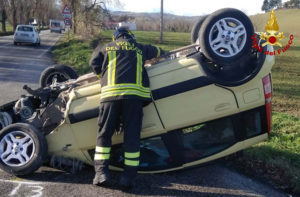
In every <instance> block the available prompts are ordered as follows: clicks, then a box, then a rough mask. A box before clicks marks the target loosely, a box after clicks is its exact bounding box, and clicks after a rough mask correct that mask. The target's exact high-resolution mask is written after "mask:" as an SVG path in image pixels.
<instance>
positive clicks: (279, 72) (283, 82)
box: [272, 38, 300, 132]
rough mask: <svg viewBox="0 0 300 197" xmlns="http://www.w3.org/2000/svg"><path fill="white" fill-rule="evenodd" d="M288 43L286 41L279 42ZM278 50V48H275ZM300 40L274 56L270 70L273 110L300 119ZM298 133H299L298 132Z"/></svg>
mask: <svg viewBox="0 0 300 197" xmlns="http://www.w3.org/2000/svg"><path fill="white" fill-rule="evenodd" d="M280 42H281V43H282V44H284V45H285V44H286V43H288V39H287V38H286V39H284V40H282V41H280ZM277 48H278V47H277ZM299 63H300V38H295V39H294V40H293V44H292V46H291V48H289V49H288V50H287V51H286V52H285V53H284V54H280V55H278V56H276V63H275V65H274V67H273V69H272V79H273V101H272V103H273V107H274V108H273V109H274V110H275V111H278V112H286V113H289V114H292V115H294V116H296V117H299V118H300V110H299V109H300V64H299ZM299 132H300V131H299Z"/></svg>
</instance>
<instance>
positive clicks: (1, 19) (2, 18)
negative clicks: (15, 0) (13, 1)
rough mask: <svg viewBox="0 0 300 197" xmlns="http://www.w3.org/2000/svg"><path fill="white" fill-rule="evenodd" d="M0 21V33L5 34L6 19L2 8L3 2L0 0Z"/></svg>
mask: <svg viewBox="0 0 300 197" xmlns="http://www.w3.org/2000/svg"><path fill="white" fill-rule="evenodd" d="M0 17H1V18H0V21H1V23H2V32H6V19H7V15H6V11H5V8H4V2H3V0H0Z"/></svg>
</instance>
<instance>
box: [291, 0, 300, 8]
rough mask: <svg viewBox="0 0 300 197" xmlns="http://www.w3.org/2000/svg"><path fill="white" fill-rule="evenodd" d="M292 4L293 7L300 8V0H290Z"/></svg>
mask: <svg viewBox="0 0 300 197" xmlns="http://www.w3.org/2000/svg"><path fill="white" fill-rule="evenodd" d="M290 5H291V7H292V8H300V0H290Z"/></svg>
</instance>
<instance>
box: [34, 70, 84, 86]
mask: <svg viewBox="0 0 300 197" xmlns="http://www.w3.org/2000/svg"><path fill="white" fill-rule="evenodd" d="M77 78H78V74H77V73H76V71H75V70H74V69H73V68H71V67H69V66H65V65H54V66H51V67H49V68H47V69H45V70H44V71H43V73H42V74H41V77H40V86H41V87H42V88H43V87H47V86H50V85H51V84H55V83H57V82H58V83H61V82H65V81H68V80H70V79H77Z"/></svg>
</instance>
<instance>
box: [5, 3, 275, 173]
mask: <svg viewBox="0 0 300 197" xmlns="http://www.w3.org/2000/svg"><path fill="white" fill-rule="evenodd" d="M252 36H256V37H257V40H258V41H259V42H260V39H259V36H258V35H255V34H254V30H253V25H252V23H251V21H250V20H249V18H248V17H247V16H246V15H245V14H244V13H242V12H240V11H238V10H236V9H229V8H228V9H222V10H219V11H216V12H214V13H212V14H211V15H208V16H205V17H203V18H200V19H199V21H197V23H196V24H195V26H194V28H193V31H192V35H191V37H192V44H191V45H189V46H186V47H183V48H180V49H177V50H174V51H171V52H169V53H167V54H166V55H165V56H164V57H162V58H160V59H157V60H155V61H153V62H152V63H149V64H148V65H146V66H145V68H146V70H147V72H148V75H149V78H150V84H151V85H150V88H151V93H152V103H151V104H149V105H147V106H145V107H144V119H143V127H142V132H141V145H140V146H141V159H140V166H139V171H140V172H151V173H159V172H166V171H172V170H179V169H183V168H186V167H190V166H195V165H198V164H202V163H205V162H208V161H212V160H215V159H218V158H221V157H224V156H226V155H230V154H232V153H235V152H237V151H240V150H243V149H245V148H247V147H249V146H251V145H253V144H255V143H258V142H261V141H263V140H264V139H266V138H267V137H268V133H269V132H270V130H271V96H272V95H271V94H272V84H271V68H272V66H273V64H274V57H273V56H266V55H265V54H264V53H261V52H258V51H257V50H256V49H254V48H252V40H251V37H252ZM258 44H261V43H258ZM264 49H265V50H269V51H272V50H273V49H272V47H271V46H268V45H267V46H265V47H264ZM77 77H78V76H77V74H76V72H75V71H74V70H72V69H71V68H70V67H67V66H62V65H58V66H53V67H49V68H47V69H46V70H45V71H44V72H43V73H42V75H41V80H40V85H41V88H39V89H37V90H32V89H31V88H29V87H27V86H24V89H25V90H27V92H28V95H26V96H22V97H21V98H20V99H19V100H17V101H13V102H11V103H8V104H5V105H3V106H1V107H0V123H1V128H0V129H1V132H0V167H1V169H3V170H4V171H6V172H8V173H12V174H15V175H26V174H30V173H32V172H34V171H35V170H37V169H38V168H39V167H40V166H41V165H42V164H43V163H45V162H50V163H51V164H52V165H53V166H55V165H57V164H59V165H60V166H62V165H65V166H70V167H72V169H73V170H74V171H76V170H79V169H80V168H81V167H82V163H85V164H90V165H93V156H94V148H95V144H96V137H97V131H98V126H97V117H98V108H99V103H100V90H101V88H100V83H99V80H98V79H97V77H96V76H95V75H94V74H92V73H90V74H87V75H83V76H81V77H79V78H77ZM122 142H123V135H122V133H120V134H118V133H116V134H115V135H114V136H113V139H112V143H113V146H112V153H111V163H110V167H111V169H115V170H122V167H123V163H124V162H123V161H124V157H123V150H122Z"/></svg>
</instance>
